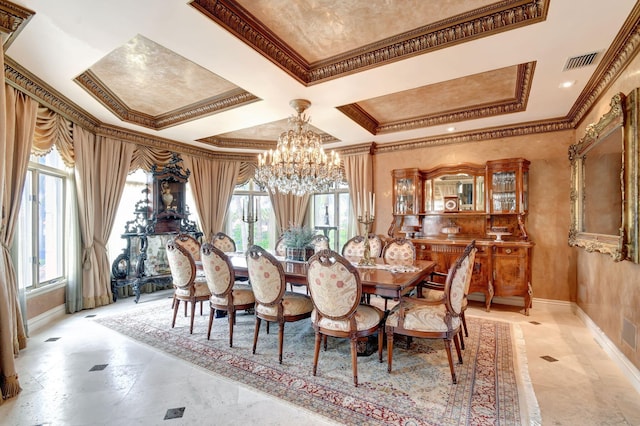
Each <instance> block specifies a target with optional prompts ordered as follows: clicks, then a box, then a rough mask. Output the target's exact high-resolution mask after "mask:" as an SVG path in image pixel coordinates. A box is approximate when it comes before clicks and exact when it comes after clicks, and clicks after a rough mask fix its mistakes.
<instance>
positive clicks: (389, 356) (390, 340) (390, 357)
mask: <svg viewBox="0 0 640 426" xmlns="http://www.w3.org/2000/svg"><path fill="white" fill-rule="evenodd" d="M392 364H393V331H390V330H387V372H388V373H391V365H392Z"/></svg>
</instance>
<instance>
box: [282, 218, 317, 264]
mask: <svg viewBox="0 0 640 426" xmlns="http://www.w3.org/2000/svg"><path fill="white" fill-rule="evenodd" d="M314 235H315V232H314V231H313V230H312V229H311V228H309V227H307V226H297V225H292V226H290V227H289V228H288V229H287V230H285V231H284V245H285V247H286V258H287V259H289V260H298V261H303V262H304V261H307V260H308V259H309V258H310V257H311V256H313V253H314V247H313V237H314Z"/></svg>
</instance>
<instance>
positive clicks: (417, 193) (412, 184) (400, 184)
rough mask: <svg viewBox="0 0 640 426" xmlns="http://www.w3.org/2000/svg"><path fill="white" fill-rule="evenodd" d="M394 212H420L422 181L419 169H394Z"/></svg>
mask: <svg viewBox="0 0 640 426" xmlns="http://www.w3.org/2000/svg"><path fill="white" fill-rule="evenodd" d="M393 200H394V207H393V212H394V214H418V213H419V212H420V211H421V207H422V206H421V204H422V181H421V177H420V171H419V170H418V169H402V170H394V171H393Z"/></svg>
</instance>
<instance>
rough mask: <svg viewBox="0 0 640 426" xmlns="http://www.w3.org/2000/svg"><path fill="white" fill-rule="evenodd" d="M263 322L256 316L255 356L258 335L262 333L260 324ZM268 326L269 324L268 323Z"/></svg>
mask: <svg viewBox="0 0 640 426" xmlns="http://www.w3.org/2000/svg"><path fill="white" fill-rule="evenodd" d="M261 322H262V320H261V319H260V317H258V316H257V315H256V328H255V330H253V354H254V355H255V353H256V346H257V345H258V333H260V323H261ZM267 324H269V322H268V321H267Z"/></svg>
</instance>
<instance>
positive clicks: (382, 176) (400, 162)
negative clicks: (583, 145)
mask: <svg viewBox="0 0 640 426" xmlns="http://www.w3.org/2000/svg"><path fill="white" fill-rule="evenodd" d="M574 137H575V136H574V132H573V131H564V132H556V133H543V134H537V135H530V136H522V137H513V138H505V139H496V140H490V141H482V142H474V143H465V144H459V145H446V146H437V147H430V148H423V149H416V150H407V151H398V152H393V153H381V154H377V155H375V156H374V170H375V176H374V185H375V191H376V202H377V206H376V212H377V215H376V216H377V218H376V224H375V229H376V232H377V233H382V234H386V232H387V230H388V228H389V225H390V224H391V219H392V202H391V196H392V193H391V191H392V184H391V171H392V170H393V169H401V168H407V167H417V168H420V169H429V168H431V167H434V166H436V165H439V164H456V163H477V164H484V163H485V162H487V161H488V160H497V159H501V158H514V157H524V158H526V159H527V160H529V161H531V165H530V168H529V187H530V193H529V197H530V198H529V204H530V206H529V215H528V218H527V231H528V232H529V236H530V239H531V240H532V241H533V242H535V244H536V245H535V247H534V248H533V255H532V281H533V282H532V285H533V290H534V293H533V297H535V298H542V299H554V300H564V301H575V294H576V291H575V288H576V287H575V268H576V266H575V262H576V260H575V252H574V250H572V249H571V248H570V247H569V246H568V244H567V235H568V230H569V221H570V212H569V190H570V180H571V174H570V168H569V160H568V155H567V150H568V147H569V145H571V144H572V143H573V141H574ZM534 309H535V305H534Z"/></svg>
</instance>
